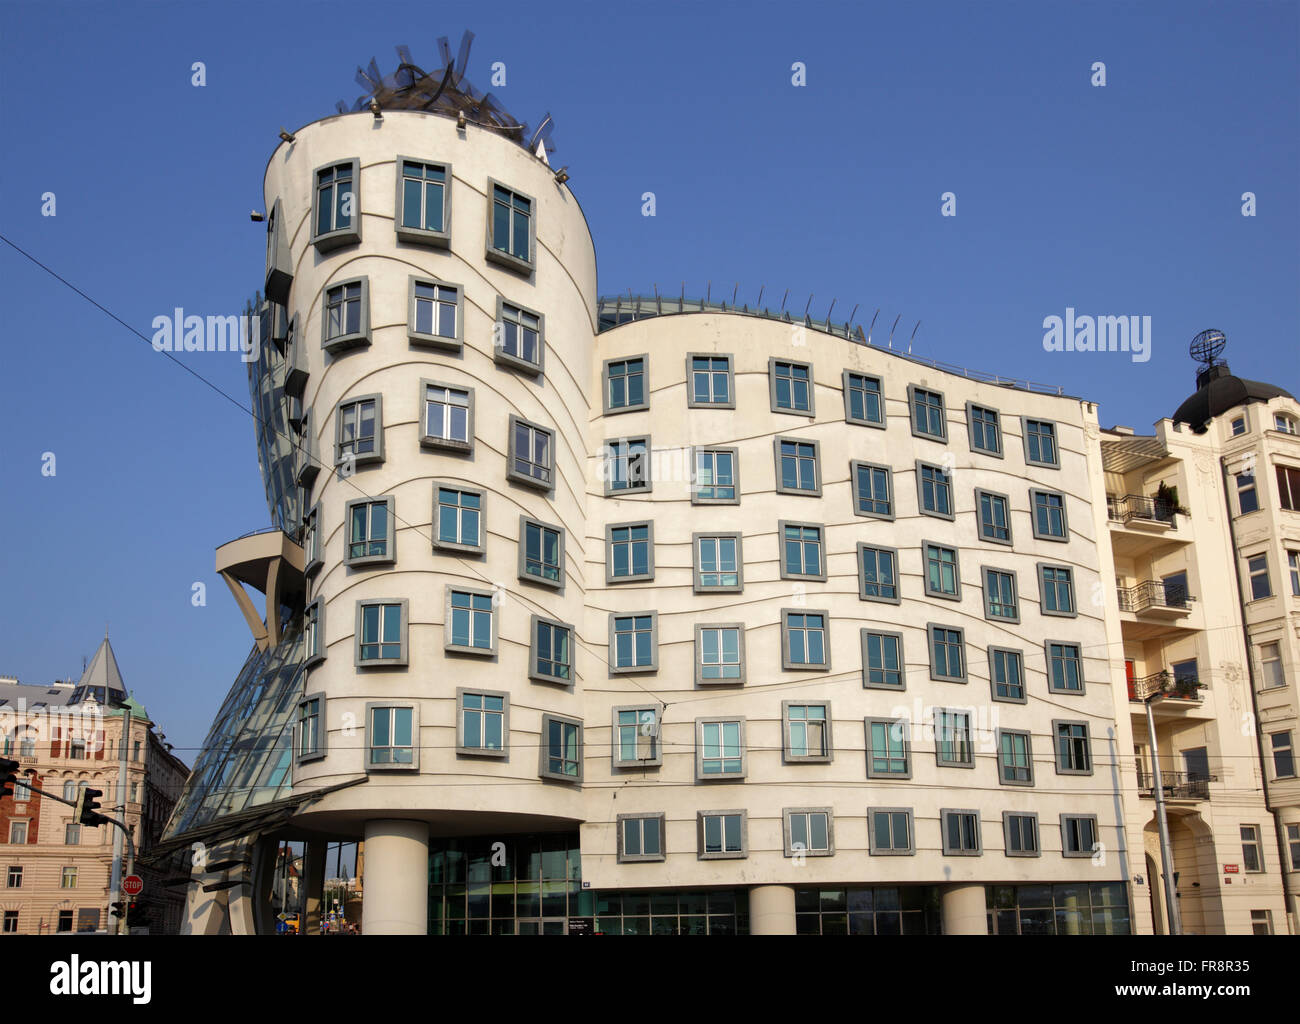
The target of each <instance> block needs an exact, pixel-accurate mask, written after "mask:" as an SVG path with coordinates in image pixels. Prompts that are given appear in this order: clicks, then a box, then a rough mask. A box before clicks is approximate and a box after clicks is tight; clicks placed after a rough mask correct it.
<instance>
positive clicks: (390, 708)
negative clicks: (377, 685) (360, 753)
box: [366, 704, 420, 769]
mask: <svg viewBox="0 0 1300 1024" xmlns="http://www.w3.org/2000/svg"><path fill="white" fill-rule="evenodd" d="M366 733H367V734H366V749H367V751H369V755H368V756H369V760H368V761H367V764H366V767H367V768H368V769H375V768H379V769H383V768H419V767H420V748H419V745H418V744H417V743H416V742H415V737H416V736H418V735H419V718H418V715H417V709H416V708H414V707H410V706H409V705H406V706H403V705H396V706H394V705H388V704H367V705H366Z"/></svg>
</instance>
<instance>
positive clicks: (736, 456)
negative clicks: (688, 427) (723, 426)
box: [690, 444, 740, 505]
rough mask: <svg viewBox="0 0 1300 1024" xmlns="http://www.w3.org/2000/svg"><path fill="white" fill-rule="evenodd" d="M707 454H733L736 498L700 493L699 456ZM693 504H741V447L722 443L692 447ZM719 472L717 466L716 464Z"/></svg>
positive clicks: (715, 467)
mask: <svg viewBox="0 0 1300 1024" xmlns="http://www.w3.org/2000/svg"><path fill="white" fill-rule="evenodd" d="M701 453H705V454H719V453H726V454H729V455H730V456H731V479H732V486H733V487H735V489H736V496H735V497H734V498H702V497H700V493H699V479H698V477H699V470H698V467H699V456H700V454H701ZM690 459H691V467H690V473H691V504H692V505H739V504H740V449H739V448H735V447H729V446H727V445H720V444H701V445H693V446H692V447H691V454H690ZM714 474H715V476H716V474H717V466H716V464H715V466H714Z"/></svg>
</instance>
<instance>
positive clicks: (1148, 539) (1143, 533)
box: [1106, 494, 1191, 559]
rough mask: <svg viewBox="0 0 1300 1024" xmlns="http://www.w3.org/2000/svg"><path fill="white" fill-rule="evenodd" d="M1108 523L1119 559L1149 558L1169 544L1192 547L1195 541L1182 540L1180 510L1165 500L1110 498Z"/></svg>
mask: <svg viewBox="0 0 1300 1024" xmlns="http://www.w3.org/2000/svg"><path fill="white" fill-rule="evenodd" d="M1106 519H1107V521H1108V523H1109V525H1110V537H1111V547H1112V548H1113V549H1114V551H1115V555H1116V557H1118V558H1125V559H1128V558H1137V557H1141V556H1143V555H1149V554H1150V553H1151V552H1153V551H1154V550H1155V549H1157V548H1159V547H1162V546H1164V545H1165V544H1171V543H1172V544H1189V543H1191V537H1189V536H1186V535H1184V536H1181V537H1180V536H1178V507H1177V505H1176V504H1175V503H1174V502H1172V501H1169V500H1167V499H1164V498H1147V497H1143V496H1142V495H1140V494H1125V495H1115V494H1108V495H1106Z"/></svg>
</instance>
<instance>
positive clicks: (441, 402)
mask: <svg viewBox="0 0 1300 1024" xmlns="http://www.w3.org/2000/svg"><path fill="white" fill-rule="evenodd" d="M420 394H421V396H422V397H423V402H424V422H423V424H422V430H421V431H420V444H421V445H423V446H424V447H426V448H449V449H452V450H453V451H461V452H470V451H472V450H473V448H474V391H473V389H467V388H455V387H451V386H450V385H447V384H439V383H437V382H436V381H431V380H423V381H421V382H420Z"/></svg>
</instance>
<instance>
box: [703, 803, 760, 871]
mask: <svg viewBox="0 0 1300 1024" xmlns="http://www.w3.org/2000/svg"><path fill="white" fill-rule="evenodd" d="M731 815H736V816H738V817H739V818H740V849H739V850H738V851H728V850H722V851H720V852H718V853H705V852H704V819H705V818H726V817H729V816H731ZM722 834H723V837H724V842H725V836H726V826H725V825H724V826H723V833H722ZM695 855H696V858H697V859H699V860H744V859H745V858H746V857H748V856H749V813H748V812H747V811H746V810H745V809H744V808H743V807H729V808H726V809H724V810H710V811H696V812H695Z"/></svg>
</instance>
